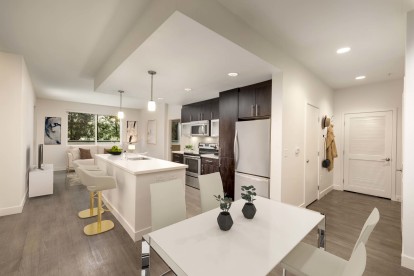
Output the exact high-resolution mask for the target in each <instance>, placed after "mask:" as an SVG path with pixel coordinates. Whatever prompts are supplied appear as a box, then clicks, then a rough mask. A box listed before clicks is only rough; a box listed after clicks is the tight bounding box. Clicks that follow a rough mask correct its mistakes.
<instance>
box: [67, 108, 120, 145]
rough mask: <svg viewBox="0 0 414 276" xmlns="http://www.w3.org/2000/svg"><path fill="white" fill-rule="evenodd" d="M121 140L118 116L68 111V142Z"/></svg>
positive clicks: (84, 142)
mask: <svg viewBox="0 0 414 276" xmlns="http://www.w3.org/2000/svg"><path fill="white" fill-rule="evenodd" d="M96 142H98V143H105V142H120V123H119V119H118V117H117V116H112V115H97V114H90V113H78V112H69V113H68V144H69V145H73V144H77V145H79V144H95V143H96Z"/></svg>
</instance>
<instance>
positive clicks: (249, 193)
mask: <svg viewBox="0 0 414 276" xmlns="http://www.w3.org/2000/svg"><path fill="white" fill-rule="evenodd" d="M241 190H242V193H241V197H242V199H244V200H246V201H247V202H246V203H245V204H244V206H243V209H242V212H243V215H244V217H245V218H248V219H252V218H253V217H254V215H255V214H256V206H254V204H253V201H255V199H254V197H255V196H256V188H255V187H254V186H253V185H250V186H241Z"/></svg>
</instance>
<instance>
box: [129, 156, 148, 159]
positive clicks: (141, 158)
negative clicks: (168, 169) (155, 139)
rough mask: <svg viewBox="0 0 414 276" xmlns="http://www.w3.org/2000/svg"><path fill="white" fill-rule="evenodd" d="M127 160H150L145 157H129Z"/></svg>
mask: <svg viewBox="0 0 414 276" xmlns="http://www.w3.org/2000/svg"><path fill="white" fill-rule="evenodd" d="M128 160H150V158H147V157H142V156H140V157H129V158H128Z"/></svg>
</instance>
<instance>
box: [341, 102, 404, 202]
mask: <svg viewBox="0 0 414 276" xmlns="http://www.w3.org/2000/svg"><path fill="white" fill-rule="evenodd" d="M387 111H391V112H392V120H391V121H392V126H391V128H392V139H391V200H393V201H397V197H396V190H397V189H396V166H397V126H398V125H397V124H398V108H385V109H381V108H380V109H368V110H364V111H352V112H343V113H342V114H341V115H342V121H341V124H342V137H341V151H339V153H340V154H341V153H342V172H341V178H342V182H341V183H340V188H341V190H342V191H344V185H345V183H344V179H345V158H344V152H345V139H346V137H345V115H348V114H360V113H374V112H387Z"/></svg>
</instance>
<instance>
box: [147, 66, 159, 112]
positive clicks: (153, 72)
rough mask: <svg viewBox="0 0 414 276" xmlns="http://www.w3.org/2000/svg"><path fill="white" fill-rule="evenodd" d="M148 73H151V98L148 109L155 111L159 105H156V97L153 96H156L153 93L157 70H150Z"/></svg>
mask: <svg viewBox="0 0 414 276" xmlns="http://www.w3.org/2000/svg"><path fill="white" fill-rule="evenodd" d="M148 74H150V75H151V100H150V101H148V111H155V110H156V109H157V106H156V104H155V102H154V98H153V96H154V93H153V78H154V75H155V74H157V72H155V71H152V70H150V71H148Z"/></svg>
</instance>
